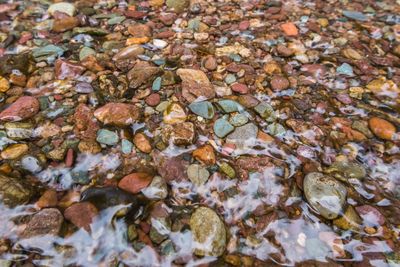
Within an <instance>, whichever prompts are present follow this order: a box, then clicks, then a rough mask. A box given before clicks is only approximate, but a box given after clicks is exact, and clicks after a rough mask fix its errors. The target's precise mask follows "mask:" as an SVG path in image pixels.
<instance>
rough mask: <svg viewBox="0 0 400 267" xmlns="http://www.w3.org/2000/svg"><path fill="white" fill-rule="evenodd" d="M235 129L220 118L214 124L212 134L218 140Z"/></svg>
mask: <svg viewBox="0 0 400 267" xmlns="http://www.w3.org/2000/svg"><path fill="white" fill-rule="evenodd" d="M234 129H235V127H233V126H232V125H231V124H230V123H229V122H228V121H227V120H225V119H223V118H221V119H218V120H216V121H215V122H214V133H215V134H216V135H217V136H218V137H219V138H224V137H225V136H227V135H228V134H229V133H231V132H232V131H233V130H234Z"/></svg>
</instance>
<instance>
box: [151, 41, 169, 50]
mask: <svg viewBox="0 0 400 267" xmlns="http://www.w3.org/2000/svg"><path fill="white" fill-rule="evenodd" d="M153 45H154V46H155V47H157V48H158V49H164V48H165V47H167V45H168V43H167V42H166V41H164V40H161V39H154V40H153Z"/></svg>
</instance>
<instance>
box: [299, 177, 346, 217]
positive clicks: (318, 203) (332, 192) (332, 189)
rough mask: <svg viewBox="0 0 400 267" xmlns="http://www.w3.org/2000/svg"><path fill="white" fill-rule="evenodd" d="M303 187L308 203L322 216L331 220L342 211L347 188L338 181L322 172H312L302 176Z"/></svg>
mask: <svg viewBox="0 0 400 267" xmlns="http://www.w3.org/2000/svg"><path fill="white" fill-rule="evenodd" d="M303 188H304V194H305V196H306V198H307V201H308V203H309V204H310V205H311V207H313V209H314V210H315V211H316V212H317V213H319V214H320V215H321V216H322V217H324V218H326V219H328V220H332V219H335V218H336V217H338V216H339V214H340V213H341V212H342V210H343V206H344V204H345V203H346V195H347V190H346V187H345V186H344V185H342V184H341V183H340V182H339V181H337V180H335V179H334V178H332V177H329V176H326V175H324V174H322V173H318V172H312V173H309V174H307V175H306V177H305V178H304V182H303Z"/></svg>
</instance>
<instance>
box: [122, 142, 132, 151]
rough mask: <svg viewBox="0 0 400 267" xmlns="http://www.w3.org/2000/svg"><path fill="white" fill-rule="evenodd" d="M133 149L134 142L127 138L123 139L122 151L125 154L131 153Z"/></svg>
mask: <svg viewBox="0 0 400 267" xmlns="http://www.w3.org/2000/svg"><path fill="white" fill-rule="evenodd" d="M132 149H133V144H132V143H131V142H130V141H129V140H126V139H122V141H121V151H122V153H124V154H130V153H131V152H132Z"/></svg>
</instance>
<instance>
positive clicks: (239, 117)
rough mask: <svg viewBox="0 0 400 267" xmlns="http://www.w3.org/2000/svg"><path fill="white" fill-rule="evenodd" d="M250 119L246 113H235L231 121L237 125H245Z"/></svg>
mask: <svg viewBox="0 0 400 267" xmlns="http://www.w3.org/2000/svg"><path fill="white" fill-rule="evenodd" d="M248 121H249V118H248V117H247V116H246V115H244V114H240V113H239V114H235V115H234V116H232V117H231V118H230V119H229V123H230V124H232V125H233V126H235V127H239V126H242V125H245V124H246V123H247V122H248Z"/></svg>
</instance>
